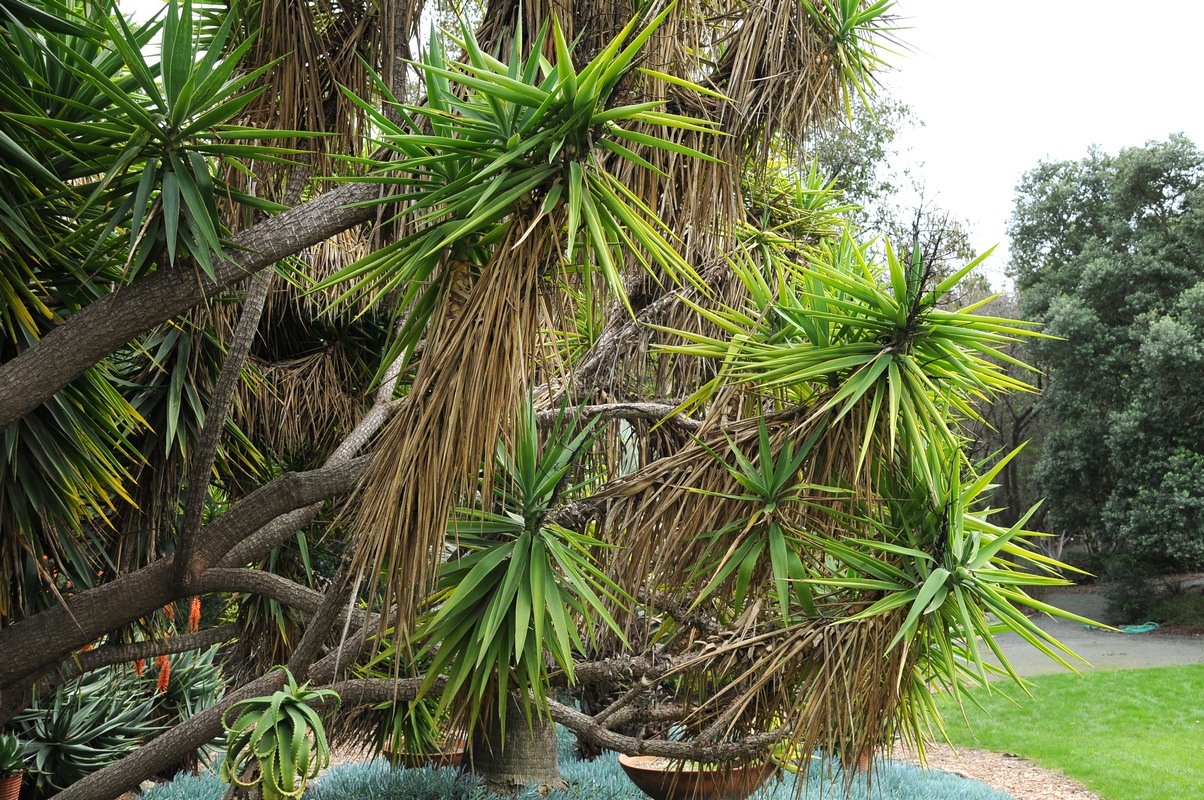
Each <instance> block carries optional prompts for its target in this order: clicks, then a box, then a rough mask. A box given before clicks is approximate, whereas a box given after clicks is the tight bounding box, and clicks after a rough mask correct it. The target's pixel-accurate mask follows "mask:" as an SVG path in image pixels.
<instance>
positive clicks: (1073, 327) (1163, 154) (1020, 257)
mask: <svg viewBox="0 0 1204 800" xmlns="http://www.w3.org/2000/svg"><path fill="white" fill-rule="evenodd" d="M1202 180H1204V155H1202V154H1201V152H1200V150H1199V149H1198V148H1197V147H1196V145H1195V144H1193V143H1192V142H1191V141H1189V140H1188V139H1187V138H1186V137H1184V136H1182V135H1175V136H1171V137H1170V138H1169V139H1168V140H1167V141H1165V142H1151V143H1149V144H1147V145H1145V146H1144V147H1132V148H1127V149H1124V150H1122V151H1121V152H1120V153H1119V154H1117V155H1109V154H1106V153H1102V152H1099V151H1094V150H1093V151H1092V152H1091V153H1089V154H1088V155H1087V156H1086V157H1085V158H1083V159H1082V160H1080V161H1066V162H1050V163H1043V164H1041V165H1039V166H1038V167H1037V168H1035V169H1034V170H1032V171H1031V172H1029V173H1028V174H1026V175H1025V177H1024V179H1023V180H1022V181H1021V183H1020V186H1019V188H1018V196H1017V204H1016V212H1015V216H1014V218H1013V221H1012V225H1011V235H1012V242H1013V244H1012V262H1011V270H1012V274H1013V276H1014V277H1015V279H1016V287H1017V289H1018V291H1019V292H1020V300H1021V314H1022V315H1025V316H1026V317H1028V318H1032V319H1038V320H1041V321H1043V322H1044V323H1045V326H1044V332H1045V333H1047V334H1049V335H1051V336H1054V337H1059V338H1056V339H1043V340H1041V341H1039V342H1037V343H1034V344H1033V345H1032V350H1033V352H1034V358H1035V360H1036V362H1037V363H1038V365H1040V366H1041V367H1042V368H1044V369H1046V370H1047V372H1048V380H1047V383H1046V386H1045V390H1044V392H1043V396H1042V399H1041V410H1042V413H1043V414H1044V415H1046V416H1047V417H1048V419H1047V421H1046V427H1047V428H1048V434H1047V435H1046V436H1045V438H1044V439H1043V441H1042V442H1041V453H1040V461H1039V464H1038V465H1037V467H1036V474H1035V479H1036V481H1037V482H1038V484H1039V485H1040V487H1041V490H1042V491H1043V493H1045V494H1048V495H1049V498H1050V505H1049V508H1050V510H1049V516H1048V519H1049V524H1050V526H1051V528H1052V530H1054V531H1056V532H1059V533H1067V534H1071V535H1074V536H1079V537H1082V538H1083V539H1085V540H1086V541H1087V542H1088V544H1090V545H1093V546H1098V547H1103V548H1107V549H1112V550H1120V551H1122V552H1128V553H1132V554H1135V555H1138V556H1140V557H1142V558H1144V559H1148V560H1151V561H1153V562H1156V563H1158V564H1160V565H1162V566H1163V567H1175V568H1188V569H1194V568H1198V567H1199V566H1200V565H1201V564H1204V561H1202V560H1201V559H1202V556H1204V536H1201V533H1200V524H1199V523H1200V516H1199V508H1200V504H1201V502H1202V500H1201V498H1202V497H1204V495H1202V494H1201V489H1202V488H1204V484H1201V477H1202V476H1204V472H1201V470H1202V469H1204V461H1202V460H1201V459H1202V457H1204V427H1201V422H1202V420H1201V417H1200V414H1199V413H1198V412H1197V410H1196V408H1195V405H1196V401H1195V400H1194V398H1196V397H1198V396H1199V394H1198V393H1199V391H1200V390H1201V389H1202V388H1204V386H1202V385H1201V384H1200V382H1199V380H1198V378H1199V376H1200V374H1201V373H1200V370H1199V365H1200V358H1201V352H1202V350H1201V345H1202V343H1204V339H1202V338H1201V334H1202V333H1204V329H1202V328H1201V325H1202V324H1204V321H1202V320H1201V317H1200V297H1201V292H1204V283H1201V281H1202V279H1204V261H1201V258H1200V253H1201V252H1202V251H1201V245H1204V239H1202V238H1201V237H1202V235H1204V206H1202V203H1204V186H1202V183H1201V181H1202Z"/></svg>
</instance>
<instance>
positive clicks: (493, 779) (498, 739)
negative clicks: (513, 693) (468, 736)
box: [465, 698, 568, 795]
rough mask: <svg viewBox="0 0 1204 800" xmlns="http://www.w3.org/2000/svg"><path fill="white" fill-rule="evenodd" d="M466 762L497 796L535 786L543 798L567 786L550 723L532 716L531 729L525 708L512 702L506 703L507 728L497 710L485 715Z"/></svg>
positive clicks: (554, 731) (473, 737) (489, 711)
mask: <svg viewBox="0 0 1204 800" xmlns="http://www.w3.org/2000/svg"><path fill="white" fill-rule="evenodd" d="M465 762H466V763H467V764H468V766H469V769H471V770H472V772H473V773H475V774H476V775H477V776H479V777H480V778H481V780H482V781H484V782H485V786H486V787H487V788H488V789H489V790H490V791H493V792H496V793H498V794H507V795H514V794H516V793H517V792H518V790H519V789H521V788H523V787H524V786H526V785H528V784H535V785H536V786H537V787H538V789H539V793H540V794H547V793H548V792H549V791H550V790H552V789H563V788H567V786H568V784H567V783H565V782H564V780H563V779H562V778H561V777H560V764H559V761H558V760H557V755H556V730H555V728H554V727H553V726H552V723H551V721H550V720H548V719H542V720H541V719H539V718H538V717H536V716H535V715H534V714H533V715H532V717H531V724H530V725H528V724H527V717H526V714H525V712H524V711H523V707H522V706H521V705H520V704H519V703H518V702H517V701H515V700H514V699H513V698H511V699H510V700H509V701H508V702H507V705H506V720H505V724H504V725H503V724H501V721H500V720H499V719H498V715H497V709H496V708H491V709H489V710H487V714H482V718H481V721H480V723H479V724H478V725H477V727H476V730H474V731H473V735H472V741H471V743H470V746H469V750H468V753H466V754H465Z"/></svg>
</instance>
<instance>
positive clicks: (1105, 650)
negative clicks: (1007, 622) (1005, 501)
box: [996, 591, 1204, 677]
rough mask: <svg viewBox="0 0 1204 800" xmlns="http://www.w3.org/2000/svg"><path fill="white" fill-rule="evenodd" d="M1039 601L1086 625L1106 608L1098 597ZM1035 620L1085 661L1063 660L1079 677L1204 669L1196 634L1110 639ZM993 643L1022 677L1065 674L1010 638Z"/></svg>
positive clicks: (1201, 640) (1060, 595)
mask: <svg viewBox="0 0 1204 800" xmlns="http://www.w3.org/2000/svg"><path fill="white" fill-rule="evenodd" d="M1042 599H1043V600H1044V602H1046V603H1049V604H1050V605H1052V606H1055V607H1057V608H1061V609H1064V610H1066V611H1069V612H1071V613H1072V614H1078V615H1079V616H1082V617H1086V618H1088V619H1094V620H1099V619H1101V618H1103V617H1104V616H1105V611H1106V603H1105V601H1104V599H1103V598H1102V597H1100V596H1099V595H1096V594H1092V593H1087V592H1081V591H1079V592H1052V593H1050V594H1049V595H1047V596H1046V597H1044V598H1042ZM1034 620H1035V622H1036V623H1037V625H1038V626H1039V627H1040V628H1041V629H1042V630H1044V631H1048V632H1049V633H1051V634H1053V636H1054V637H1055V638H1057V639H1058V641H1060V642H1062V643H1063V644H1065V645H1066V646H1067V647H1069V648H1070V649H1071V650H1072V651H1074V652H1075V653H1077V654H1078V655H1079V656H1081V657H1082V658H1083V659H1084V660H1085V662H1086V663H1082V662H1076V661H1073V660H1071V659H1067V660H1069V661H1071V663H1072V664H1074V665H1075V668H1076V669H1077V670H1079V671H1080V672H1084V671H1088V670H1094V669H1144V668H1146V667H1173V666H1178V665H1182V664H1204V636H1201V635H1200V634H1196V635H1194V636H1174V635H1170V634H1164V633H1159V632H1158V631H1154V632H1151V633H1114V632H1112V631H1107V630H1099V629H1089V628H1087V627H1086V626H1084V625H1083V623H1081V622H1075V621H1074V620H1068V619H1064V618H1061V617H1052V616H1048V615H1044V614H1042V615H1040V616H1038V617H1036V618H1034ZM996 640H997V641H998V642H999V644H1000V645H1001V647H1002V649H1003V652H1004V653H1005V654H1006V655H1007V657H1008V660H1009V661H1011V662H1012V665H1013V666H1014V667H1015V668H1016V671H1017V672H1018V673H1020V675H1021V676H1022V677H1031V676H1033V675H1044V674H1047V673H1052V672H1066V671H1067V670H1066V668H1065V667H1063V666H1061V665H1060V664H1058V663H1057V662H1056V661H1053V660H1052V659H1050V658H1049V657H1048V656H1046V655H1045V654H1044V653H1042V652H1040V651H1039V650H1037V649H1036V648H1034V647H1033V646H1032V645H1030V644H1029V643H1028V642H1026V641H1024V640H1023V639H1021V638H1020V637H1019V636H1018V635H1016V634H1014V633H1007V634H1001V635H999V636H998V637H996Z"/></svg>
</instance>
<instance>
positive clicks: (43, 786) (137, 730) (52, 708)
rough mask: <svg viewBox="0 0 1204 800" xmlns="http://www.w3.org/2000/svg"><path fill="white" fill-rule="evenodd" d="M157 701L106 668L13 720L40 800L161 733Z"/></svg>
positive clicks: (117, 671)
mask: <svg viewBox="0 0 1204 800" xmlns="http://www.w3.org/2000/svg"><path fill="white" fill-rule="evenodd" d="M153 712H154V701H153V700H151V699H149V698H147V697H146V696H145V695H140V694H139V693H138V692H137V691H136V690H135V688H134V687H133V686H132V685H131V683H130V680H129V678H128V676H127V675H126V674H125V672H124V670H122V669H120V668H117V667H106V668H104V669H99V670H96V671H94V672H90V673H88V674H87V675H84V676H83V677H81V678H77V679H75V680H73V681H69V682H67V683H64V684H63V685H61V686H59V687H58V688H57V689H56V690H55V691H54V692H53V693H52V694H51V695H50V696H49V697H43V698H40V699H38V700H37V701H35V702H34V703H33V705H31V706H30V707H29V708H28V709H26V710H25V711H22V712H21V713H20V714H18V715H17V716H16V717H14V718H13V720H12V723H11V727H12V728H13V730H14V732H15V733H16V734H17V735H18V736H19V737H20V738H21V739H22V740H23V741H24V742H25V743H26V753H27V757H28V761H27V763H28V765H29V771H30V774H31V775H32V778H33V784H34V787H35V790H36V794H37V795H38V796H43V795H49V794H51V793H52V792H53V790H55V789H62V788H64V787H66V786H69V785H70V784H72V783H74V782H75V781H78V780H79V779H81V778H83V777H85V776H87V775H89V774H91V773H93V772H95V771H96V770H98V769H101V768H102V767H105V766H108V765H109V764H112V763H113V762H115V761H117V760H119V759H120V758H122V757H123V756H125V755H127V754H128V753H129V752H131V751H132V750H133V749H134V748H135V747H137V746H138V745H139V744H140V743H141V742H143V741H144V740H145V739H147V738H148V737H149V736H150V735H151V734H153V733H155V732H156V731H158V730H159V729H160V726H159V725H157V724H156V723H155V722H154V721H153Z"/></svg>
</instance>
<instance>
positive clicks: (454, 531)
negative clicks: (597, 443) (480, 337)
mask: <svg viewBox="0 0 1204 800" xmlns="http://www.w3.org/2000/svg"><path fill="white" fill-rule="evenodd" d="M593 429H594V425H593V424H592V423H588V424H585V425H582V426H578V425H577V424H576V420H575V419H573V418H570V417H568V416H567V415H565V414H564V413H561V415H560V416H558V418H557V419H556V422H555V424H554V425H553V426H552V428H551V430H549V431H548V432H547V433H546V436H541V432H540V430H539V428H538V426H537V425H536V419H535V413H534V410H533V408H532V406H531V405H530V404H529V403H528V405H527V407H526V413H525V415H524V417H523V420H522V423H521V424H520V426H519V428H518V430H517V431H516V432H515V434H514V439H513V444H512V445H510V446H509V447H508V446H506V445H504V444H499V445H498V449H497V456H496V461H495V469H496V475H495V476H494V478H493V481H492V499H493V502H492V503H490V504H489V505H488V506H484V507H480V508H469V509H461V510H460V512H459V513H458V514H457V516H456V519H455V521H454V522H453V524H452V526H451V528H450V534H451V536H452V537H453V541H454V542H455V545H456V547H457V549H458V550H459V551H460V552H459V555H457V556H456V557H454V558H452V559H451V560H449V561H447V562H446V563H445V564H444V565H443V568H442V569H441V570H440V579H439V587H438V590H437V591H436V592H435V594H434V595H433V596H432V597H431V599H430V601H429V602H430V604H431V606H432V611H431V612H430V615H429V617H428V618H426V619H424V620H422V621H421V622H420V624H419V626H418V628H417V631H416V638H418V639H419V640H421V641H423V642H424V643H425V647H426V648H428V649H429V651H430V654H431V656H430V657H431V666H430V668H429V669H428V670H427V676H428V677H427V680H426V682H425V684H424V690H425V689H429V687H430V686H431V685H432V684H433V683H434V681H435V679H436V677H437V676H439V675H446V676H447V684H446V685H445V687H444V689H443V697H444V701H443V705H444V706H445V707H446V706H448V705H450V704H451V703H452V702H453V701H456V702H458V703H459V704H460V708H461V710H463V709H465V708H466V709H468V711H469V719H468V722H469V724H470V725H471V724H473V723H475V721H476V715H477V714H479V713H481V711H482V710H483V708H484V707H485V706H486V704H487V703H489V702H495V703H496V704H497V713H498V719H499V720H502V721H504V720H505V715H506V705H507V697H508V692H509V691H510V690H511V687H512V686H513V688H514V689H516V690H517V691H518V692H519V693H520V696H522V697H527V696H528V695H529V696H531V697H533V698H534V700H535V704H536V708H537V710H538V709H541V708H542V707H543V704H544V698H545V693H546V692H547V687H548V674H549V661H550V662H551V664H554V665H555V667H556V668H557V669H559V670H562V671H563V672H564V673H565V675H566V677H567V678H568V679H569V680H570V681H571V680H572V677H573V664H574V662H575V660H576V659H577V658H578V657H579V656H580V654H582V653H583V652H584V651H585V649H586V642H585V639H584V638H583V635H582V631H584V632H585V636H586V637H589V639H590V640H591V641H592V640H593V639H594V636H595V634H594V631H595V629H596V628H597V627H598V626H599V625H600V624H601V625H605V626H607V627H608V628H610V629H611V630H612V631H613V632H614V634H615V635H617V636H619V637H620V638H621V637H622V633H621V631H620V630H619V628H618V625H617V623H616V622H615V620H614V618H613V616H612V609H613V608H614V607H616V606H619V607H621V606H622V605H623V604H624V603H626V602H627V601H628V600H629V598H627V597H626V596H625V595H624V594H623V592H622V590H621V589H619V587H618V586H617V585H615V584H614V582H613V581H612V580H610V579H609V578H608V577H607V576H606V574H605V573H604V572H603V571H602V570H601V569H600V568H599V566H598V563H597V560H596V555H595V554H596V553H597V552H598V551H599V549H600V548H603V547H604V545H603V544H602V543H601V542H600V541H598V540H597V539H596V538H594V537H593V536H590V535H589V534H588V533H579V532H575V531H571V530H568V529H567V528H564V527H562V526H559V525H556V524H554V523H552V522H550V521H549V520H548V514H549V512H550V511H551V510H552V509H553V508H554V507H555V506H556V504H557V502H558V501H559V500H560V499H561V498H562V497H565V496H572V495H575V494H579V493H580V492H582V491H583V490H584V489H585V486H584V485H583V484H580V483H576V482H574V481H573V474H574V473H575V472H577V471H578V470H579V466H578V464H577V463H576V460H577V458H578V457H579V456H580V455H581V454H582V453H583V452H585V451H586V450H587V448H588V446H589V444H590V441H591V439H592V437H593V435H594V430H593ZM481 497H482V498H488V497H490V495H489V494H484V493H482V495H481Z"/></svg>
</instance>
